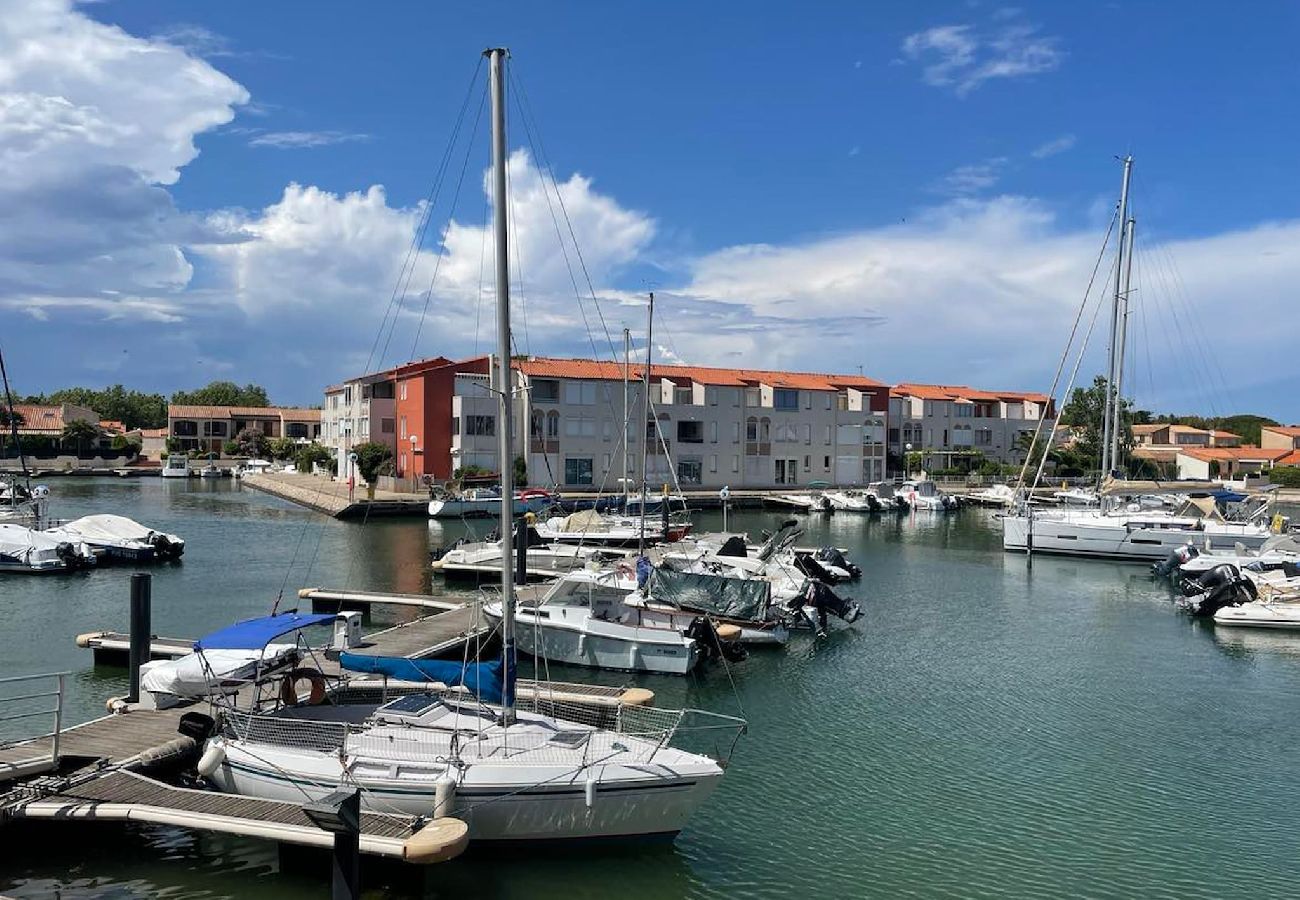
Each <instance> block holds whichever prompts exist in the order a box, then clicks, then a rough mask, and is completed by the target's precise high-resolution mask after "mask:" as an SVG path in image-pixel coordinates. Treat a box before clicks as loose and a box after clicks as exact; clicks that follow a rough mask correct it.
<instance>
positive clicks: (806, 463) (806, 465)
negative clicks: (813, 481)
mask: <svg viewBox="0 0 1300 900" xmlns="http://www.w3.org/2000/svg"><path fill="white" fill-rule="evenodd" d="M803 470H804V471H805V472H811V471H812V457H811V456H805V457H804V458H803Z"/></svg>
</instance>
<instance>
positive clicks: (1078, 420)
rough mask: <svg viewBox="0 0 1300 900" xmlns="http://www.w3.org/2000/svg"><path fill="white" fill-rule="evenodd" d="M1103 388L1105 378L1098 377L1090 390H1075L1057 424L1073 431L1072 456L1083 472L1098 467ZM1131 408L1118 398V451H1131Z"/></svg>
mask: <svg viewBox="0 0 1300 900" xmlns="http://www.w3.org/2000/svg"><path fill="white" fill-rule="evenodd" d="M1106 387H1107V381H1106V377H1105V376H1104V375H1098V376H1097V377H1096V378H1094V379H1093V382H1092V385H1091V386H1090V387H1086V388H1075V389H1074V393H1072V394H1071V395H1070V401H1069V402H1068V403H1066V404H1065V408H1064V409H1063V410H1061V424H1062V425H1068V426H1070V427H1071V428H1073V429H1074V430H1075V444H1074V449H1075V453H1076V454H1077V455H1078V457H1079V458H1080V460H1081V461H1086V466H1087V468H1090V469H1094V470H1095V469H1098V468H1100V466H1101V445H1102V438H1103V435H1104V434H1105V422H1104V421H1103V420H1104V411H1105V409H1106ZM1131 406H1132V404H1131V403H1130V402H1129V401H1128V400H1125V399H1123V398H1120V449H1121V451H1125V452H1127V451H1129V450H1131V449H1132V448H1133V418H1132V410H1131Z"/></svg>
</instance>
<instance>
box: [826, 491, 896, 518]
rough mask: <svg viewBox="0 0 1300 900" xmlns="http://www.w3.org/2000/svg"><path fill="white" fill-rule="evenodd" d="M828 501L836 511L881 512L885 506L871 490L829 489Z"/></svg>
mask: <svg viewBox="0 0 1300 900" xmlns="http://www.w3.org/2000/svg"><path fill="white" fill-rule="evenodd" d="M826 501H827V502H828V503H830V505H831V508H832V509H834V510H835V511H836V512H859V513H874V512H880V511H881V510H882V509H883V508H884V507H883V505H882V504H881V502H880V499H879V498H878V497H876V496H875V495H874V494H872V493H871V492H870V491H828V492H827V493H826Z"/></svg>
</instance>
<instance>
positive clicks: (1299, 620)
mask: <svg viewBox="0 0 1300 900" xmlns="http://www.w3.org/2000/svg"><path fill="white" fill-rule="evenodd" d="M1214 624H1215V625H1227V626H1229V627H1234V628H1273V629H1290V630H1295V629H1300V603H1297V602H1295V601H1291V602H1285V603H1278V602H1273V601H1267V600H1252V601H1250V602H1248V603H1242V604H1239V605H1237V606H1225V607H1223V608H1222V609H1218V610H1215V613H1214Z"/></svg>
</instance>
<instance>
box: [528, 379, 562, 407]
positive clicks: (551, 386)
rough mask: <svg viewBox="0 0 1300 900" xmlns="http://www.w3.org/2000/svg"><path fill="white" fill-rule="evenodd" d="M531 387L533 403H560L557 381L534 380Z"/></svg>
mask: <svg viewBox="0 0 1300 900" xmlns="http://www.w3.org/2000/svg"><path fill="white" fill-rule="evenodd" d="M532 386H533V402H534V403H559V402H560V383H559V382H558V381H552V380H551V379H540V378H534V379H533V381H532Z"/></svg>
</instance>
